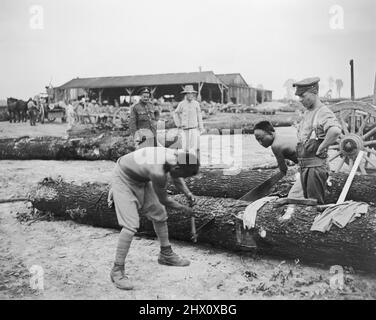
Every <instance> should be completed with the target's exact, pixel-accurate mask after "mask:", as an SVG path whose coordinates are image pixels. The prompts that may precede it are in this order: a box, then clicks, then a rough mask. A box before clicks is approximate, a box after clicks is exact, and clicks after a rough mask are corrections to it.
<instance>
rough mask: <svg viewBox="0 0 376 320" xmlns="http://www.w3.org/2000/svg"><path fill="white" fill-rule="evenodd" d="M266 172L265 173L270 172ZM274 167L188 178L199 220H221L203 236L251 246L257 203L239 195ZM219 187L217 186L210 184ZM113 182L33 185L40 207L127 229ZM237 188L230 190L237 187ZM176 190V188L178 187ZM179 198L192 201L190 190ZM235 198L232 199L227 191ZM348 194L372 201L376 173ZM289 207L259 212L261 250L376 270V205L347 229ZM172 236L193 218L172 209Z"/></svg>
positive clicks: (278, 188)
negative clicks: (250, 221) (115, 204)
mask: <svg viewBox="0 0 376 320" xmlns="http://www.w3.org/2000/svg"><path fill="white" fill-rule="evenodd" d="M264 171H265V172H264ZM274 172H275V171H273V170H243V171H242V172H240V173H238V174H236V175H228V176H226V175H223V171H221V170H209V169H203V170H202V171H201V173H200V175H198V176H196V177H193V178H190V179H188V181H187V183H188V185H189V187H190V188H191V190H193V191H194V193H195V194H196V195H198V202H197V205H195V206H194V212H195V216H196V223H197V226H198V227H199V226H200V225H201V224H203V223H205V222H207V221H209V220H210V219H212V218H214V222H213V223H211V224H210V225H208V226H207V227H206V228H205V229H203V230H202V231H201V233H200V234H199V237H198V242H201V243H207V244H212V245H213V246H216V247H222V248H226V249H229V250H236V251H237V250H240V249H242V248H243V249H244V245H246V244H245V242H244V239H245V236H246V234H247V233H249V232H248V231H247V232H245V230H243V228H242V220H241V218H242V214H243V212H244V210H245V208H246V207H247V206H248V204H249V203H247V202H244V201H240V200H236V199H233V198H239V197H240V196H242V195H243V194H244V192H246V191H248V190H249V189H251V188H252V187H255V186H256V185H257V184H258V183H259V182H260V181H264V180H265V179H267V177H269V176H270V175H271V174H273V173H274ZM345 180H346V175H345V174H334V175H333V177H332V187H331V192H330V196H329V199H328V201H329V202H334V201H335V200H336V199H337V198H338V196H339V194H340V192H341V190H342V187H343V185H344V182H345ZM292 183H293V175H289V176H287V177H286V178H284V179H282V180H281V181H280V182H278V183H277V184H276V185H275V190H274V193H279V194H286V193H287V192H288V190H289V188H291V186H292ZM208 186H211V187H208ZM108 189H109V186H108V185H106V184H103V183H87V184H84V185H77V184H74V183H67V182H64V181H54V180H44V181H43V182H41V183H40V184H38V186H37V187H36V188H35V189H34V190H33V191H32V192H31V198H30V199H31V201H32V203H33V205H34V207H35V208H37V209H39V210H42V211H48V212H50V213H52V214H53V215H54V216H55V217H57V218H61V219H72V220H74V221H77V222H79V223H84V224H89V225H93V226H98V227H106V228H119V226H118V223H117V219H116V214H115V211H114V209H113V208H111V209H110V208H108V206H107V192H108ZM229 189H230V190H229ZM169 190H170V192H171V193H173V194H174V193H176V190H175V189H174V188H173V187H170V188H169ZM173 197H174V199H175V200H177V201H179V202H181V203H185V204H186V200H185V198H184V197H183V196H182V195H173ZM225 197H229V198H225ZM348 199H351V200H356V201H367V202H369V200H370V199H376V177H374V176H357V177H355V179H354V183H353V186H352V187H351V189H350V192H349V195H348ZM285 209H286V207H275V205H274V203H273V202H271V203H268V204H266V205H264V206H263V207H262V208H261V209H260V210H259V211H258V214H257V218H256V228H255V229H253V230H252V232H251V233H252V237H253V240H254V241H255V243H256V245H257V249H254V248H253V249H249V250H256V252H258V253H260V254H264V255H268V256H274V257H282V258H284V259H286V258H287V259H299V260H300V261H302V262H307V263H319V264H324V265H333V264H340V265H342V266H352V267H353V268H355V269H359V270H365V271H368V272H375V270H376V268H375V266H376V207H375V205H374V204H370V208H369V211H368V213H367V214H365V215H363V216H362V217H361V218H358V219H356V220H355V221H353V222H351V223H350V224H349V225H347V226H346V227H345V228H344V229H339V228H337V227H332V229H331V230H330V232H327V233H321V232H316V231H315V232H312V231H310V227H311V225H312V223H313V220H314V218H315V217H316V215H317V214H318V213H319V212H318V211H317V207H315V206H303V205H296V208H295V211H294V213H293V214H292V216H291V217H290V218H288V219H286V220H283V219H281V217H282V216H283V215H284V213H285ZM168 214H169V230H170V231H169V232H170V237H171V238H173V239H178V240H185V241H190V239H191V234H190V217H189V216H187V215H185V214H183V213H182V212H177V211H175V210H172V209H168ZM139 231H140V232H141V233H142V234H146V235H154V231H153V228H152V224H151V223H150V221H148V220H147V219H145V218H144V216H143V215H141V226H140V230H139Z"/></svg>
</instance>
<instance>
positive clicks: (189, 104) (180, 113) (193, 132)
mask: <svg viewBox="0 0 376 320" xmlns="http://www.w3.org/2000/svg"><path fill="white" fill-rule="evenodd" d="M182 93H184V94H185V99H184V100H183V101H181V102H180V103H179V104H178V107H177V108H176V110H175V112H174V120H175V124H176V126H177V127H178V129H179V130H180V134H181V137H182V147H183V149H184V150H185V151H186V152H192V153H195V154H196V155H197V156H199V152H200V133H202V132H203V131H204V125H203V121H202V115H201V108H200V104H199V103H198V102H197V101H196V100H195V94H196V93H197V91H195V90H194V89H193V86H192V85H187V86H185V88H184V91H182Z"/></svg>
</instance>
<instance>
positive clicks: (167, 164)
mask: <svg viewBox="0 0 376 320" xmlns="http://www.w3.org/2000/svg"><path fill="white" fill-rule="evenodd" d="M199 166H200V164H199V161H198V159H197V157H196V155H194V154H192V153H188V152H183V151H178V150H174V149H167V148H164V147H146V148H142V149H138V150H136V151H134V152H132V153H129V154H127V155H125V156H122V157H121V158H119V160H118V161H117V163H116V166H115V169H114V172H113V178H112V185H111V190H110V194H109V205H111V204H112V203H111V202H112V198H113V202H114V203H115V210H116V216H117V219H118V222H119V225H120V226H121V227H122V230H121V232H120V235H119V240H118V245H117V250H116V256H115V263H114V266H113V268H112V270H111V275H110V276H111V280H112V282H113V283H114V284H115V286H116V287H117V288H119V289H123V290H131V289H133V285H132V283H131V282H130V280H129V279H128V277H127V276H126V275H125V270H124V262H125V258H126V257H127V254H128V251H129V248H130V245H131V242H132V239H133V236H134V234H135V233H136V232H137V229H138V228H139V226H140V223H139V214H141V213H142V214H145V215H146V216H147V218H148V219H149V220H151V221H152V223H153V226H154V230H155V233H156V234H157V236H158V239H159V242H160V246H161V251H160V253H159V257H158V263H160V264H163V265H168V266H188V265H189V264H190V262H189V260H187V259H184V258H181V257H180V256H178V255H177V254H176V253H175V252H174V251H172V249H171V245H170V242H169V237H168V227H167V212H166V208H165V207H170V208H174V209H176V210H181V211H183V212H185V213H188V214H190V215H192V214H193V212H192V209H191V208H190V207H187V206H185V205H182V204H180V203H178V202H176V201H175V200H173V199H171V198H169V197H168V195H167V191H166V189H167V180H168V178H169V177H170V178H172V181H173V183H174V184H175V186H176V188H177V189H178V191H180V192H182V193H183V194H184V195H185V196H186V197H187V199H188V201H189V202H190V204H191V205H192V204H193V203H194V202H195V198H194V196H193V195H192V193H191V192H190V191H189V189H188V188H187V186H186V184H185V182H184V179H183V178H187V177H191V176H194V175H196V174H197V173H198V171H199Z"/></svg>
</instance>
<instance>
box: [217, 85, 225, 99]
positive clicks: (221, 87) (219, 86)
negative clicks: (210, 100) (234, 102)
mask: <svg viewBox="0 0 376 320" xmlns="http://www.w3.org/2000/svg"><path fill="white" fill-rule="evenodd" d="M218 88H219V90H220V91H221V103H222V104H223V90H224V89H223V85H222V84H221V83H218Z"/></svg>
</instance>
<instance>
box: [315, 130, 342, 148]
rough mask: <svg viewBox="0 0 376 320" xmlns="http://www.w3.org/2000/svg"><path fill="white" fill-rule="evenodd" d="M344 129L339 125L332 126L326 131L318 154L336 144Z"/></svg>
mask: <svg viewBox="0 0 376 320" xmlns="http://www.w3.org/2000/svg"><path fill="white" fill-rule="evenodd" d="M341 133H342V130H341V129H340V128H338V127H334V126H333V127H330V128H329V129H328V131H327V133H326V136H325V139H324V141H323V142H322V143H321V144H320V146H319V147H318V149H317V152H316V155H320V154H321V153H322V152H323V151H324V150H325V149H327V148H328V147H329V146H331V145H332V144H334V143H335V142H336V141H337V139H338V137H339V136H340V135H341Z"/></svg>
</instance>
